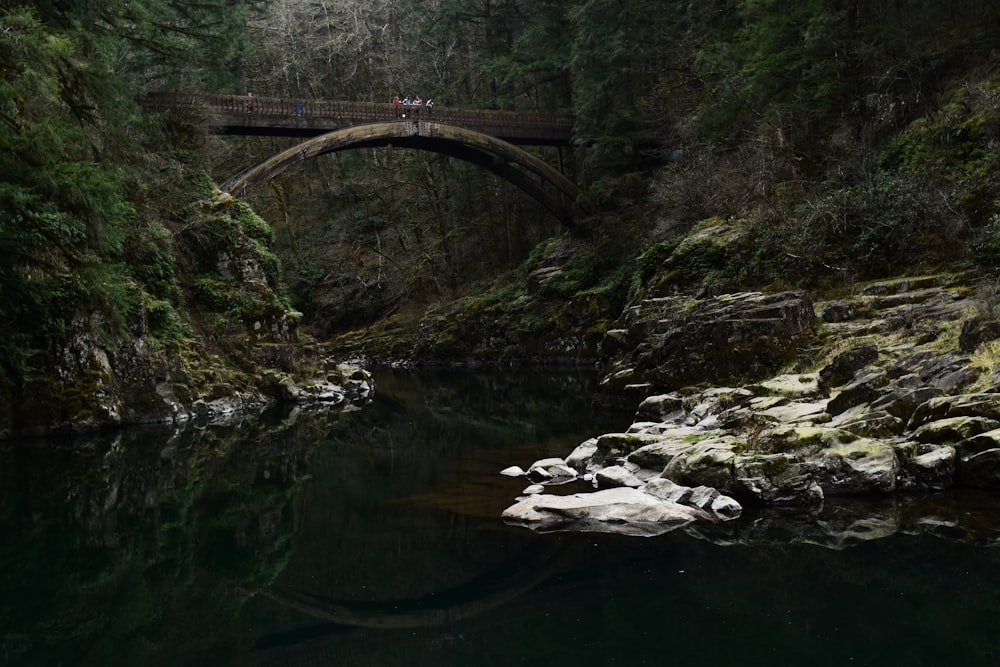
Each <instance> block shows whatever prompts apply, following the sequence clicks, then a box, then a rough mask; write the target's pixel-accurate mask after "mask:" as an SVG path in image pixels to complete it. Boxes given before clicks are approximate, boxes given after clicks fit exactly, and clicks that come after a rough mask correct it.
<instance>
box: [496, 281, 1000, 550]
mask: <svg viewBox="0 0 1000 667" xmlns="http://www.w3.org/2000/svg"><path fill="white" fill-rule="evenodd" d="M733 303H741V304H742V306H741V308H740V310H739V311H738V312H741V313H743V314H744V317H742V318H741V317H736V316H732V317H730V316H728V315H724V314H723V313H728V312H730V311H728V310H727V309H728V308H729V307H730V306H731V304H733ZM748 304H756V305H755V306H753V307H749V308H748V307H747V306H748ZM807 304H808V299H806V298H805V297H804V296H802V297H797V296H793V295H790V294H787V293H786V294H783V295H778V296H774V297H772V298H763V297H752V298H749V299H748V298H747V297H745V296H742V295H741V296H740V297H738V298H727V299H723V300H722V301H721V303H719V304H716V305H709V304H704V305H701V306H699V307H697V308H688V309H684V308H681V307H680V306H679V305H678V304H677V303H676V302H674V305H673V306H672V307H671V308H666V307H664V308H660V310H659V311H658V317H660V318H661V319H656V318H655V317H639V318H637V319H635V320H634V322H635V323H636V325H637V326H638V327H639V328H640V329H642V330H643V333H641V335H639V334H636V333H635V332H631V333H630V332H622V333H621V334H620V335H618V336H617V337H616V339H617V340H619V341H622V340H627V339H629V338H632V339H635V338H639V339H641V342H639V343H637V344H636V345H635V347H634V348H633V351H632V352H630V353H629V354H627V355H625V356H624V357H622V359H624V360H625V361H626V363H625V364H624V366H623V367H621V368H619V370H617V371H615V372H613V373H612V374H610V375H609V376H608V377H606V378H605V383H606V384H621V385H623V386H624V384H625V383H628V386H629V387H630V388H631V389H633V390H635V389H636V388H642V387H649V388H660V389H661V390H662V389H664V388H666V389H667V390H666V391H661V392H660V393H656V394H653V395H648V396H646V397H645V398H644V399H642V400H641V401H640V402H639V404H638V408H637V411H636V414H635V419H634V422H633V423H632V424H631V426H629V427H628V428H627V429H626V430H625V431H623V432H621V433H609V434H604V435H601V436H598V437H594V438H590V439H588V440H587V441H585V442H583V443H581V444H580V445H579V446H578V447H577V448H576V449H575V450H574V451H573V452H572V453H571V454H570V455H569V456H567V458H566V460H565V464H566V465H568V466H569V467H572V468H573V469H574V470H576V471H577V473H578V474H579V476H580V478H582V479H587V480H591V481H593V482H594V483H596V484H597V486H598V488H600V489H610V488H617V489H621V491H620V492H619V493H621V494H622V495H627V497H630V498H637V497H638V496H637V495H636V494H637V493H641V494H646V495H657V494H656V493H654V492H652V490H651V489H657V488H663V486H664V485H667V484H673V485H677V486H678V487H683V488H687V489H713V490H714V492H715V493H716V494H718V498H724V499H728V500H725V501H723V502H724V503H726V504H725V505H722V506H720V508H718V509H716V508H715V507H713V506H708V507H707V508H706V507H705V506H703V505H697V507H696V509H698V510H699V512H694V513H691V514H690V515H685V514H684V513H683V512H681V514H680V515H677V516H675V517H673V518H669V519H668V518H664V519H663V521H664V524H665V526H664V530H669V529H672V527H675V526H676V525H688V523H691V522H694V521H705V520H710V522H718V521H720V520H722V519H726V518H730V517H731V516H732V515H734V514H738V512H731V511H729V513H727V511H728V510H730V509H732V508H735V507H738V506H739V504H743V505H744V506H745V505H754V506H795V507H800V508H812V510H811V511H818V510H819V508H821V507H822V506H823V504H824V502H827V501H829V500H830V499H832V498H852V497H853V498H879V497H881V498H889V497H894V496H896V495H898V494H901V493H926V492H935V491H941V490H944V489H949V488H953V487H972V488H987V489H997V488H1000V386H998V384H997V383H996V381H995V378H994V375H993V373H992V372H991V371H992V369H988V368H983V367H980V366H979V365H977V364H976V363H975V362H974V361H973V360H972V359H971V358H970V357H969V356H968V355H967V354H966V353H964V352H963V351H962V350H959V349H955V348H954V347H952V346H951V344H950V343H947V342H942V341H952V340H955V339H956V338H957V336H955V335H954V334H955V333H957V331H958V330H959V329H961V330H962V331H963V332H964V333H965V334H966V335H965V337H964V338H963V340H965V341H966V342H965V343H963V346H962V347H963V348H971V347H975V345H973V344H972V343H969V342H968V340H969V339H970V338H971V336H972V334H969V331H971V330H973V329H975V330H977V331H978V330H979V328H980V327H979V324H976V326H975V327H973V326H969V325H965V324H963V322H967V321H968V319H969V318H970V317H975V316H973V315H971V313H974V312H975V302H974V299H973V298H972V297H971V296H970V291H969V290H967V289H949V288H946V287H936V286H934V285H928V283H927V282H926V281H898V282H893V283H878V284H875V285H871V286H869V287H868V288H867V289H866V290H865V291H864V292H863V293H862V294H861V296H859V297H858V298H857V299H856V300H855V301H840V302H837V303H836V304H833V305H820V306H819V307H818V310H819V311H820V312H823V313H830V314H831V321H828V322H826V323H825V327H824V334H823V338H822V339H821V338H819V337H818V336H814V337H813V338H812V344H813V345H814V346H816V347H822V346H826V347H828V348H832V349H838V350H839V351H838V352H837V353H836V354H832V355H830V356H828V357H827V359H828V360H829V361H828V362H827V363H826V364H824V365H823V366H822V367H821V368H820V369H819V370H816V371H809V372H800V373H796V372H790V373H787V372H786V373H784V374H777V375H772V376H770V377H764V378H761V379H759V381H756V382H750V383H747V384H743V385H741V386H733V387H727V386H722V387H712V388H709V389H692V388H689V387H685V383H686V382H687V381H688V380H690V379H691V378H693V377H700V378H702V379H704V378H705V377H706V376H707V374H706V372H705V371H704V368H705V366H704V365H707V364H709V363H710V360H711V362H712V363H718V364H719V366H718V372H717V375H716V377H741V376H742V377H745V376H746V375H750V376H753V375H755V374H757V375H759V374H760V373H761V372H762V371H764V370H765V369H767V368H774V369H777V368H778V367H779V366H780V365H781V359H785V360H786V361H787V360H788V359H790V358H791V357H792V356H794V355H792V354H791V350H798V349H799V347H798V346H801V345H803V344H805V342H806V340H807V338H808V337H809V336H813V333H812V329H813V326H814V323H815V320H814V319H813V318H812V317H810V315H809V313H806V312H803V309H804V308H806V306H807ZM808 308H809V309H811V308H812V306H811V304H810V305H808ZM692 312H697V313H701V314H703V315H705V317H704V318H699V317H691V313H692ZM748 313H757V314H759V315H760V316H761V317H759V318H753V317H746V314H748ZM709 314H711V315H709ZM783 316H786V317H787V318H788V321H787V322H785V323H784V325H779V324H778V323H777V322H776V321H775V320H777V319H780V318H781V317H783ZM860 317H863V318H864V319H856V318H860ZM713 318H714V321H715V325H714V326H712V325H711V322H712V321H713ZM740 322H744V323H745V324H740ZM751 331H753V332H755V333H753V334H751V333H749V332H751ZM948 331H952V334H951V335H950V336H946V335H945V334H946V332H948ZM990 335H991V334H990ZM754 336H757V337H759V338H761V339H762V340H761V341H760V342H759V343H754V341H753V337H754ZM978 337H979V336H977V338H978ZM987 337H988V336H987ZM779 342H780V344H779ZM977 345H978V343H977ZM727 346H728V349H726V348H727ZM781 350H784V352H782V351H781ZM686 365H693V366H694V367H695V368H696V369H697V368H702V370H692V369H691V368H686V367H685V366H686ZM542 483H543V484H544V482H542ZM625 491H627V492H628V493H627V494H626V493H625ZM576 495H577V496H580V494H576ZM584 495H590V496H592V495H593V494H584ZM609 497H610V496H609ZM658 497H661V498H663V496H658ZM666 499H668V500H669V501H671V502H677V498H674V497H672V496H670V495H669V494H668V495H667V496H666ZM564 502H568V501H556V500H553V499H552V498H551V497H550V496H548V495H547V494H544V493H542V494H535V495H534V496H532V497H530V498H524V499H521V500H520V501H519V502H518V504H516V505H515V506H514V507H512V508H511V509H509V510H508V512H507V513H505V518H506V519H508V520H511V521H516V522H519V523H524V524H526V525H531V526H532V527H534V528H536V529H555V528H558V529H581V530H594V529H596V528H595V527H594V524H595V523H600V524H602V528H601V529H603V530H620V532H627V533H630V534H651V533H653V532H655V531H654V530H651V529H649V527H647V526H645V525H644V524H643V523H642V521H643V520H642V519H637V517H639V516H643V514H642V513H641V512H640V511H639V506H645V505H644V503H648V501H646V500H645V499H643V500H641V501H636V502H637V503H639V505H637V506H636V507H630V508H628V509H627V510H625V509H623V510H622V516H620V517H615V516H614V511H613V510H614V509H615V507H617V505H616V504H615V503H611V504H610V506H609V508H607V509H606V510H602V512H600V513H597V512H594V511H591V509H588V508H592V507H593V506H595V505H596V504H597V499H595V498H592V497H590V498H585V497H577V498H576V499H575V500H574V501H572V502H571V503H568V505H563V503H564ZM728 503H732V504H731V505H730V504H728ZM515 508H516V509H515ZM567 508H572V510H571V509H567ZM720 510H721V511H720ZM657 511H661V510H659V509H656V510H653V511H652V513H651V514H647V515H645V516H647V517H655V516H656V512H657ZM663 516H664V517H666V516H667V515H666V514H664V515H663ZM680 516H690V521H688V522H685V521H683V520H681V519H680V518H678V517H680ZM632 524H639V525H638V527H632ZM699 525H700V523H699ZM623 526H630V528H622V527H623ZM661 532H663V531H661Z"/></svg>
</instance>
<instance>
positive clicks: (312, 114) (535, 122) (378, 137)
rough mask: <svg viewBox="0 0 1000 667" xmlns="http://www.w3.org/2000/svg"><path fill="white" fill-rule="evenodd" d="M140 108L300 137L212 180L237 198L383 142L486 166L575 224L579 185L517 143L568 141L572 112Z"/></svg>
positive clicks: (265, 102) (343, 105)
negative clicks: (297, 167) (287, 173)
mask: <svg viewBox="0 0 1000 667" xmlns="http://www.w3.org/2000/svg"><path fill="white" fill-rule="evenodd" d="M251 99H252V101H253V102H252V104H250V102H251ZM145 107H146V108H147V109H150V110H153V111H168V110H180V111H190V113H192V114H193V115H194V116H195V118H197V119H198V120H199V121H200V122H201V123H203V124H204V125H205V127H207V128H208V129H209V131H211V132H214V133H217V134H229V135H267V136H288V137H302V138H304V141H302V142H301V143H299V144H298V145H296V146H293V147H292V148H289V149H287V150H285V151H282V152H280V153H278V154H277V155H275V156H273V157H271V158H269V159H267V160H265V161H264V162H261V163H260V164H258V165H256V166H253V167H250V168H249V169H247V170H245V171H243V172H242V173H240V174H237V175H236V176H234V177H233V178H231V179H229V180H228V181H226V182H225V183H223V184H221V185H220V187H221V188H222V190H224V191H225V192H229V193H231V194H233V195H236V196H238V197H245V196H246V195H247V194H248V193H249V192H250V191H251V190H253V189H254V188H256V187H258V186H259V185H261V184H263V183H266V182H267V181H269V180H271V179H272V178H274V177H275V176H277V175H278V174H280V173H281V172H282V171H284V170H285V169H287V168H289V167H291V166H292V165H294V164H296V163H298V162H301V161H303V160H306V159H309V158H313V157H316V156H318V155H323V154H325V153H334V152H337V151H343V150H351V149H358V148H377V147H382V146H390V145H391V146H397V147H400V148H412V149H415V150H426V151H434V152H437V153H442V154H445V155H449V156H451V157H455V158H458V159H460V160H465V161H467V162H470V163H472V164H475V165H477V166H479V167H482V168H483V169H487V170H489V171H492V172H493V173H495V174H496V175H498V176H500V177H501V178H504V179H506V180H508V181H510V182H511V183H513V184H514V185H516V186H517V187H519V188H520V189H521V190H523V191H524V192H525V193H527V194H528V195H530V196H531V197H533V198H534V199H535V200H537V201H538V202H539V203H540V204H542V206H544V207H545V208H546V209H547V210H548V211H549V212H551V213H552V214H553V215H554V216H556V217H557V218H559V220H560V221H561V222H562V223H563V224H564V225H566V226H567V227H569V228H571V229H573V228H575V220H576V216H577V214H578V212H579V211H578V210H577V205H576V200H577V198H578V197H579V195H580V189H579V188H578V187H577V186H576V184H575V183H573V182H572V181H571V180H569V179H568V178H566V177H565V176H564V175H563V174H562V173H561V172H560V170H559V169H557V168H555V167H553V166H552V165H550V164H549V163H548V162H546V161H544V160H542V159H541V158H539V157H538V156H536V155H533V154H531V153H529V152H527V151H525V150H524V149H522V148H520V147H519V146H518V144H519V145H532V146H557V147H561V146H567V145H569V144H570V141H571V138H572V134H573V117H572V116H568V115H564V114H547V113H533V112H512V111H480V110H471V109H452V108H448V107H439V106H434V107H428V106H424V105H404V104H392V103H385V104H379V103H367V102H334V101H326V100H295V99H287V98H275V97H256V96H255V97H253V98H251V97H249V96H245V95H206V94H180V93H157V94H153V95H151V96H150V97H148V98H147V99H146V101H145ZM560 155H561V153H560Z"/></svg>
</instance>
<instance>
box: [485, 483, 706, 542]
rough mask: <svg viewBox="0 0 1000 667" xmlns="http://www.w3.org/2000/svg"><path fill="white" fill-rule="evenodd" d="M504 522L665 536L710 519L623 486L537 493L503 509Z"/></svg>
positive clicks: (552, 529) (700, 512)
mask: <svg viewBox="0 0 1000 667" xmlns="http://www.w3.org/2000/svg"><path fill="white" fill-rule="evenodd" d="M502 517H503V519H504V521H506V522H507V523H510V524H514V525H522V526H526V527H528V528H531V529H532V530H535V531H537V532H555V531H582V532H600V533H621V534H625V535H638V536H652V535H662V534H663V533H668V532H670V531H672V530H676V529H677V528H680V527H682V526H686V525H688V524H690V523H692V522H694V521H697V520H699V519H710V518H711V516H710V515H709V514H708V513H707V512H705V511H703V510H700V509H698V508H695V507H690V506H688V505H681V504H680V503H675V502H671V501H668V500H662V499H660V498H657V497H655V496H652V495H650V494H648V493H643V492H642V491H640V490H638V489H632V488H628V487H620V488H615V489H605V490H601V491H594V492H593V493H574V494H572V495H568V496H556V495H550V494H538V495H533V496H530V497H527V498H524V499H522V500H520V501H518V502H517V503H515V504H514V505H512V506H510V507H508V508H507V509H506V510H504V512H503V514H502Z"/></svg>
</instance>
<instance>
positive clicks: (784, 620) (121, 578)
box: [0, 372, 1000, 666]
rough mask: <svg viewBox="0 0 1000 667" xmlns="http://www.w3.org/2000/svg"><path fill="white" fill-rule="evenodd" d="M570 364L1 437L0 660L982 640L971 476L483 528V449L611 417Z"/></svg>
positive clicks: (759, 658) (484, 655)
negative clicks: (161, 422)
mask: <svg viewBox="0 0 1000 667" xmlns="http://www.w3.org/2000/svg"><path fill="white" fill-rule="evenodd" d="M590 380H591V379H590V378H589V377H587V376H581V375H577V374H567V375H561V376H553V375H551V374H550V375H548V376H530V375H527V374H522V375H507V376H504V375H499V374H487V373H476V374H471V373H439V374H431V373H426V374H420V375H411V374H405V373H387V372H383V373H380V374H377V382H378V397H377V400H376V401H375V402H374V403H372V404H370V405H367V406H364V407H363V408H362V409H360V410H355V411H351V412H346V413H339V412H297V413H294V414H272V415H268V416H266V418H263V419H261V418H246V419H242V420H239V421H236V422H232V423H229V424H227V425H202V426H201V427H196V426H195V425H188V426H186V427H181V428H177V429H168V430H164V429H149V430H129V431H125V432H121V433H117V434H114V435H111V436H103V437H97V436H95V437H92V438H85V439H77V440H74V441H72V442H51V441H49V442H41V441H39V442H32V443H28V444H23V443H22V444H18V445H16V446H14V445H3V446H0V558H2V561H0V562H2V564H3V567H2V568H0V663H2V664H11V665H22V664H23V665H51V664H81V665H91V664H101V665H116V664H121V665H126V664H127V665H132V664H144V665H149V664H177V665H197V664H212V665H218V664H234V665H235V664H239V665H243V664H299V663H306V662H308V663H310V664H312V663H316V662H320V663H327V662H334V661H336V662H340V663H343V664H351V665H380V666H381V665H407V666H409V665H425V664H426V665H432V664H433V665H451V664H454V665H460V664H461V665H468V664H470V663H481V662H486V663H487V664H489V663H492V664H497V665H522V664H543V663H544V664H549V665H570V664H573V665H576V664H614V663H625V662H629V663H632V664H662V663H663V662H667V661H670V662H674V661H678V660H699V661H700V662H708V663H709V664H728V663H733V662H736V661H737V660H739V661H740V662H741V663H749V664H751V665H754V664H763V663H764V662H765V660H766V661H767V664H769V665H771V664H775V663H776V662H777V663H778V664H797V663H800V662H806V661H808V662H809V664H819V665H834V664H836V665H843V664H897V663H899V662H901V661H902V660H903V659H905V660H906V661H907V662H910V663H914V664H917V665H923V664H927V665H930V664H935V665H940V664H949V665H986V664H991V665H992V664H994V663H995V662H996V658H997V652H998V646H997V640H996V639H995V637H996V634H995V632H994V631H993V625H994V624H995V619H996V618H1000V615H998V612H1000V608H998V607H1000V603H998V601H997V598H995V596H993V595H992V594H991V591H992V588H993V585H994V583H995V577H996V572H997V566H998V565H1000V551H998V549H997V548H996V547H995V546H994V545H995V544H997V543H998V537H1000V502H998V500H997V498H996V497H994V496H991V495H988V494H972V493H967V494H941V495H928V496H918V497H911V498H905V499H882V500H878V501H872V500H863V499H859V500H855V501H851V502H846V501H845V502H838V503H835V504H834V503H827V505H826V507H824V508H823V509H822V510H819V511H816V512H812V513H803V512H791V511H787V510H786V511H782V512H774V511H768V512H764V511H759V510H752V509H750V510H748V511H747V512H746V513H745V514H744V516H743V517H741V518H740V519H739V520H737V521H733V522H727V523H724V524H714V525H697V526H694V527H692V528H690V529H686V530H685V532H684V533H680V532H678V533H675V534H670V535H666V536H663V537H659V538H651V539H635V538H625V537H621V536H615V535H573V534H553V535H536V534H534V533H532V532H531V531H528V530H525V529H522V528H513V527H508V526H506V525H504V524H503V522H502V521H501V520H500V518H499V517H500V513H501V511H502V510H503V509H504V508H505V507H506V506H507V505H508V504H510V503H511V502H512V500H513V498H514V497H515V496H516V495H517V494H518V492H519V491H520V489H521V487H522V486H523V481H522V480H516V479H515V480H512V479H509V478H505V477H502V476H500V475H498V474H497V473H498V471H499V470H500V469H502V468H504V467H506V466H507V465H510V464H519V465H522V466H524V465H527V464H528V463H530V462H531V461H533V460H535V459H537V458H542V457H544V456H549V455H563V454H566V453H567V452H568V451H569V450H570V449H571V448H572V447H573V446H574V445H575V444H576V443H577V442H579V441H581V440H583V439H585V438H586V437H589V436H591V435H594V434H595V433H601V432H605V431H611V430H616V429H619V428H622V427H623V426H624V425H626V424H627V423H628V422H629V418H630V416H631V415H615V414H610V413H597V412H593V411H592V410H591V409H590V407H589V399H588V396H589V395H590V394H589V385H588V383H589V382H590ZM890 627H891V629H890Z"/></svg>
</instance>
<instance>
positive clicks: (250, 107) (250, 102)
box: [247, 93, 253, 113]
mask: <svg viewBox="0 0 1000 667" xmlns="http://www.w3.org/2000/svg"><path fill="white" fill-rule="evenodd" d="M247 112H248V113H253V93H247Z"/></svg>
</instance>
